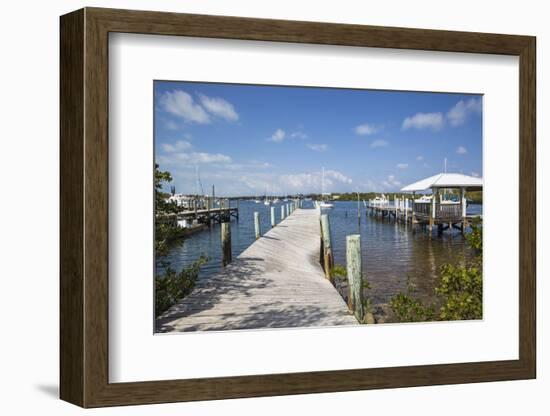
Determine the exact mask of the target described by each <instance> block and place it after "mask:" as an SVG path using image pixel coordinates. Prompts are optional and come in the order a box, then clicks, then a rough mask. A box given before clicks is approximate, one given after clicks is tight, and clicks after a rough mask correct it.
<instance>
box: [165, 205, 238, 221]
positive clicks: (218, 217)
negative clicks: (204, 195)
mask: <svg viewBox="0 0 550 416" xmlns="http://www.w3.org/2000/svg"><path fill="white" fill-rule="evenodd" d="M231 218H235V219H239V208H238V207H227V208H224V207H221V208H212V209H196V210H186V211H181V212H178V213H177V214H166V215H160V216H159V217H158V218H157V220H159V221H161V222H165V223H168V224H172V225H176V224H177V223H178V222H179V221H182V220H187V221H190V222H192V221H194V220H196V221H197V222H198V223H199V224H213V223H216V224H221V223H222V222H228V221H231Z"/></svg>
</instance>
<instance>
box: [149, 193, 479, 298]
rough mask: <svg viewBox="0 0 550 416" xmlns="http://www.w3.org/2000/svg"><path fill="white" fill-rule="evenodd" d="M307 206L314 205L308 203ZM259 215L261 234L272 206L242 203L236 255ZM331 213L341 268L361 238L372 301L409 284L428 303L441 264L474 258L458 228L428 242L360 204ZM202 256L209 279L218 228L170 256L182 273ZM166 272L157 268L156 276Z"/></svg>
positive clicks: (217, 257)
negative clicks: (353, 239) (350, 245)
mask: <svg viewBox="0 0 550 416" xmlns="http://www.w3.org/2000/svg"><path fill="white" fill-rule="evenodd" d="M280 206H281V204H277V205H275V207H276V208H275V212H276V218H277V223H278V222H279V221H280V214H281V208H280ZM304 207H305V208H308V207H309V208H312V204H311V203H309V205H308V203H305V205H304ZM254 211H258V212H259V213H260V221H261V229H262V233H264V232H265V231H267V230H268V229H269V228H271V225H270V224H271V223H270V207H269V206H265V205H264V204H261V203H260V204H256V203H254V202H253V201H241V202H240V203H239V214H240V220H239V221H234V222H232V224H231V239H232V251H233V253H232V254H233V257H236V256H238V255H239V254H240V253H242V252H243V251H244V250H245V249H246V248H247V247H248V246H249V245H250V244H252V243H253V242H254V223H253V215H254ZM468 212H469V213H471V214H480V213H481V206H480V205H471V206H469V208H468ZM326 213H328V214H329V216H330V223H331V231H332V245H333V249H334V259H335V262H336V263H337V264H342V265H345V262H346V252H345V250H346V247H345V244H346V235H349V234H357V233H359V234H361V246H362V253H363V270H364V273H365V275H366V278H367V280H368V281H369V283H370V285H371V289H370V290H369V291H368V294H369V297H370V298H371V300H372V301H373V303H375V304H376V303H386V302H388V301H389V299H390V298H391V296H393V295H395V294H396V293H399V292H404V291H406V290H407V277H408V278H409V283H410V284H411V285H412V286H413V287H414V288H415V291H416V293H415V294H416V296H419V297H421V298H423V299H426V300H429V299H432V298H433V296H434V288H435V286H436V284H437V282H436V277H437V271H438V268H439V266H441V265H442V264H444V263H456V262H458V261H460V260H461V259H463V258H464V256H465V255H466V256H469V255H470V251H469V249H468V247H467V246H466V244H465V240H464V238H463V236H462V235H461V234H460V232H459V231H458V230H454V231H448V230H447V231H445V232H443V234H442V235H441V236H437V234H436V233H435V232H434V237H433V238H431V239H430V238H429V236H428V234H427V233H426V232H423V231H420V230H419V231H418V232H416V233H413V232H411V231H410V226H409V229H406V226H405V225H402V224H396V223H395V222H394V221H393V220H387V219H385V220H381V219H379V218H373V217H370V216H367V215H366V213H365V209H364V207H363V206H361V221H360V222H359V221H358V219H357V203H356V202H351V201H350V202H345V201H342V202H336V203H335V204H334V208H333V209H331V210H328V211H327V212H326ZM201 254H203V255H206V256H208V258H209V261H208V263H207V264H206V265H204V266H203V268H202V269H201V272H200V276H199V278H200V279H208V278H209V277H210V276H212V275H213V274H215V273H217V272H218V271H219V270H220V268H221V244H220V227H219V225H215V226H213V227H212V228H211V229H206V230H205V231H201V232H199V233H197V234H195V235H192V236H191V237H189V238H188V239H187V240H185V241H184V243H183V244H182V245H181V246H178V247H174V248H173V249H172V250H171V251H170V253H169V255H168V256H167V257H166V260H168V261H169V262H170V263H171V265H172V267H174V268H175V269H176V270H180V269H181V268H182V267H184V266H185V265H188V264H190V263H192V262H193V261H195V260H196V259H197V258H198V257H199V256H200V255H201ZM160 269H161V266H160V265H157V272H159V271H160Z"/></svg>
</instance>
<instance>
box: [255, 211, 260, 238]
mask: <svg viewBox="0 0 550 416" xmlns="http://www.w3.org/2000/svg"><path fill="white" fill-rule="evenodd" d="M254 232H255V233H256V240H257V239H258V238H260V214H259V213H258V212H254Z"/></svg>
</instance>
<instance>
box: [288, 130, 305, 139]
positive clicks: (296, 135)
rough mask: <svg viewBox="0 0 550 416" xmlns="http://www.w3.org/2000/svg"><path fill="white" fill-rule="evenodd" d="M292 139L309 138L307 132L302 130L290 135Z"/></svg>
mask: <svg viewBox="0 0 550 416" xmlns="http://www.w3.org/2000/svg"><path fill="white" fill-rule="evenodd" d="M290 137H291V138H292V139H302V140H303V139H307V134H305V133H303V132H301V131H295V132H294V133H292V134H291V135H290Z"/></svg>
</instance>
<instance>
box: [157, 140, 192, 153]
mask: <svg viewBox="0 0 550 416" xmlns="http://www.w3.org/2000/svg"><path fill="white" fill-rule="evenodd" d="M189 148H191V143H189V142H187V141H185V140H178V141H177V142H175V143H174V144H172V143H163V144H162V150H164V151H165V152H167V153H174V152H180V151H182V150H187V149H189Z"/></svg>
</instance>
